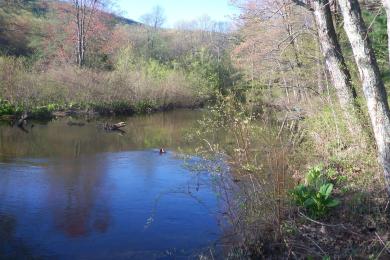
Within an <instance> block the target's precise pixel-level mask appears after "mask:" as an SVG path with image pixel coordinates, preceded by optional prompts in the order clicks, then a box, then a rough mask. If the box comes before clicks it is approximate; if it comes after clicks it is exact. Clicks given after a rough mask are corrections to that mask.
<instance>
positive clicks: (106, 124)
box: [103, 122, 126, 131]
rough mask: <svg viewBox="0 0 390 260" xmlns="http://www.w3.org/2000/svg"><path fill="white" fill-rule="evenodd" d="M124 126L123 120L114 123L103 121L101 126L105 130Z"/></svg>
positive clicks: (113, 129)
mask: <svg viewBox="0 0 390 260" xmlns="http://www.w3.org/2000/svg"><path fill="white" fill-rule="evenodd" d="M125 126H126V123H125V122H119V123H116V124H113V125H112V124H109V123H105V124H104V126H103V128H104V130H107V131H115V130H120V128H122V127H125Z"/></svg>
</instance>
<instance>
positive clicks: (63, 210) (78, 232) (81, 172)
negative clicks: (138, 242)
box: [48, 156, 110, 237]
mask: <svg viewBox="0 0 390 260" xmlns="http://www.w3.org/2000/svg"><path fill="white" fill-rule="evenodd" d="M49 174H50V176H52V178H54V179H53V180H51V181H50V184H51V187H50V189H49V194H48V195H49V200H50V202H51V203H53V204H54V207H53V208H54V218H55V224H56V226H57V227H58V228H59V229H61V230H62V231H63V232H64V233H65V234H66V235H68V236H71V237H78V236H86V235H88V234H89V233H90V232H92V231H97V232H106V231H107V230H108V227H109V224H110V215H109V211H108V209H107V206H106V205H105V203H104V202H105V201H107V199H105V198H104V194H102V193H101V192H100V191H102V189H101V185H102V183H103V182H102V178H103V176H104V167H102V162H99V160H98V158H97V157H93V156H91V157H88V158H85V157H84V158H77V159H74V160H71V161H68V162H64V163H61V164H57V165H55V166H53V167H52V168H51V169H50V172H49ZM102 203H103V204H102ZM98 204H99V205H98Z"/></svg>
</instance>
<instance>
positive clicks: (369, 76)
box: [339, 0, 390, 195]
mask: <svg viewBox="0 0 390 260" xmlns="http://www.w3.org/2000/svg"><path fill="white" fill-rule="evenodd" d="M339 5H340V9H341V13H342V16H343V18H344V30H345V32H346V34H347V36H348V39H349V42H350V43H351V46H352V51H353V54H354V58H355V62H356V65H357V67H358V70H359V76H360V80H361V81H362V85H363V92H364V96H365V98H366V102H367V108H368V113H369V116H370V119H371V124H372V128H373V130H374V136H375V140H376V144H377V149H378V157H379V163H380V164H381V166H382V167H383V170H384V177H385V182H386V188H387V192H388V194H389V195H390V143H389V142H390V112H389V104H388V100H387V93H386V89H385V87H384V84H383V81H382V78H381V76H380V72H379V68H378V64H377V62H376V58H375V54H374V52H373V49H372V46H371V43H370V41H369V38H368V36H367V28H366V26H365V24H364V21H363V19H362V15H361V11H360V5H359V2H358V1H357V0H339Z"/></svg>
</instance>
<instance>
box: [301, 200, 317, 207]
mask: <svg viewBox="0 0 390 260" xmlns="http://www.w3.org/2000/svg"><path fill="white" fill-rule="evenodd" d="M314 203H315V201H314V199H313V198H308V199H307V200H305V202H303V206H305V207H306V208H307V207H310V206H312V205H313V204H314Z"/></svg>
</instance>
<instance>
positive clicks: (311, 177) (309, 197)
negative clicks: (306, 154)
mask: <svg viewBox="0 0 390 260" xmlns="http://www.w3.org/2000/svg"><path fill="white" fill-rule="evenodd" d="M332 191H333V184H332V183H330V182H329V181H328V180H327V178H326V175H325V173H324V170H323V169H322V167H320V166H316V167H313V168H311V169H310V170H309V171H308V173H307V174H306V178H305V184H300V185H298V186H296V187H295V188H294V189H293V190H291V191H290V194H291V196H292V198H293V200H294V201H295V203H296V204H297V205H298V206H301V207H304V208H305V209H306V211H307V213H308V214H309V215H310V216H311V217H314V218H321V217H323V216H325V215H326V214H327V213H329V211H330V209H332V208H334V207H336V206H338V205H339V204H340V201H339V200H337V199H334V198H332V196H331V195H332Z"/></svg>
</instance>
